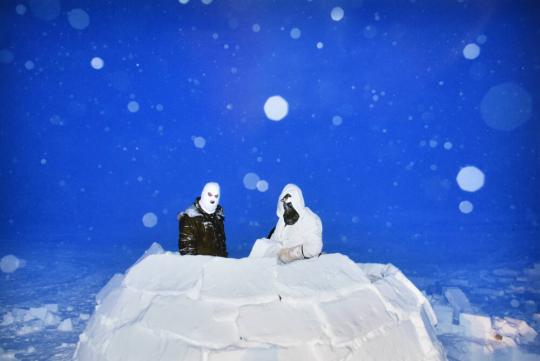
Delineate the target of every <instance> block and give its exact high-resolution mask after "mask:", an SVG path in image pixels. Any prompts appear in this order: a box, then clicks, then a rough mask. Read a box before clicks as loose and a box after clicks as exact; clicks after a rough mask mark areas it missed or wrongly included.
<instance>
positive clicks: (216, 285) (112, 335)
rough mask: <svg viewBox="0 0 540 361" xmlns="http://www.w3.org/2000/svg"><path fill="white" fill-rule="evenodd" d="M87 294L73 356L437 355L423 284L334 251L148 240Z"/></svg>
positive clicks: (193, 360)
mask: <svg viewBox="0 0 540 361" xmlns="http://www.w3.org/2000/svg"><path fill="white" fill-rule="evenodd" d="M96 300H97V305H96V309H95V312H94V314H93V316H92V317H91V319H90V321H89V323H88V325H87V327H86V329H85V331H84V332H83V333H82V334H81V335H80V336H79V343H78V345H77V350H76V352H75V355H74V359H75V360H79V361H89V360H107V361H117V360H118V361H119V360H126V361H137V360H141V361H148V360H152V361H154V360H185V361H229V360H231V361H233V360H235V361H236V360H242V361H248V360H252V361H270V360H272V361H277V360H280V361H281V360H291V361H293V360H294V361H300V360H306V361H308V360H309V361H314V360H315V361H317V360H319V361H338V360H343V361H352V360H362V361H370V360H377V361H384V360H400V361H435V360H437V361H439V360H441V361H442V360H445V356H444V353H443V351H442V347H441V346H440V344H439V342H438V341H437V339H436V337H435V332H434V329H433V326H434V324H435V323H436V318H435V314H434V313H433V310H432V308H431V306H430V304H429V302H428V301H427V299H426V298H425V297H424V296H423V294H422V293H421V292H420V291H419V290H418V289H417V288H416V287H415V286H414V285H413V284H412V283H411V282H410V281H409V280H408V279H407V278H406V277H405V276H404V275H403V274H402V273H401V272H400V271H399V270H398V269H397V268H395V267H394V266H392V265H380V264H355V263H354V262H352V261H351V260H350V259H349V258H348V257H346V256H344V255H341V254H324V255H322V256H321V257H319V258H316V259H310V260H304V261H298V262H295V263H292V264H287V265H279V264H277V262H276V260H275V259H270V258H268V259H250V258H243V259H225V258H218V257H208V256H180V255H179V254H176V253H170V252H163V250H162V249H161V247H160V246H159V245H158V244H154V245H153V246H152V247H151V248H150V249H149V250H148V251H147V252H146V253H145V255H144V256H143V257H142V258H141V259H139V261H137V263H135V264H134V265H133V266H132V267H131V268H130V269H128V270H127V271H126V273H125V275H122V274H117V275H115V276H114V277H113V278H112V279H111V281H109V283H108V284H107V285H106V286H105V287H104V288H103V289H102V290H101V291H100V293H99V294H98V295H97V297H96Z"/></svg>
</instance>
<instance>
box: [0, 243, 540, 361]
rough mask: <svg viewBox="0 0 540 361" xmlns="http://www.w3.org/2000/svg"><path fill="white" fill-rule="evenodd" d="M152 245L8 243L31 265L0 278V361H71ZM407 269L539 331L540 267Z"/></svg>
mask: <svg viewBox="0 0 540 361" xmlns="http://www.w3.org/2000/svg"><path fill="white" fill-rule="evenodd" d="M148 246H149V244H145V245H132V246H130V247H128V246H127V244H126V245H111V244H105V243H100V244H98V245H97V244H92V243H88V244H81V243H77V245H76V246H74V245H73V244H72V243H71V242H69V243H68V242H65V243H63V242H50V243H40V244H38V245H37V246H34V247H33V248H32V249H31V250H24V251H21V252H17V251H18V250H23V249H24V244H20V243H16V242H13V241H7V240H3V241H2V242H1V243H0V250H1V254H0V256H1V257H3V256H5V255H7V254H14V255H15V256H17V257H18V258H20V259H24V261H25V265H24V267H22V268H19V269H17V270H16V271H14V272H13V273H5V272H2V273H0V290H1V291H0V348H1V349H0V360H4V359H7V360H9V359H17V360H70V359H71V356H72V354H73V352H74V350H75V345H76V343H77V341H78V335H79V334H80V333H81V332H82V330H83V329H84V328H85V326H86V323H87V317H88V315H90V314H91V313H92V311H93V307H94V303H95V295H96V294H97V292H98V291H99V290H100V288H101V287H102V286H103V285H104V284H105V283H106V282H107V281H108V280H109V279H110V278H111V277H112V276H113V275H114V274H115V273H117V272H124V271H125V269H126V268H127V267H129V266H130V265H131V264H132V263H133V262H135V261H136V260H137V259H138V257H139V256H140V255H141V254H142V253H143V251H144V249H145V248H146V247H148ZM356 261H361V260H356ZM402 271H403V272H404V273H405V275H407V276H408V277H409V278H410V279H411V280H412V281H413V282H414V283H415V284H416V285H417V286H418V288H419V289H421V290H423V291H425V293H426V294H428V295H429V296H430V299H431V301H432V304H433V305H434V306H435V307H436V308H437V307H439V310H441V309H442V310H444V309H445V307H447V308H446V309H448V307H450V308H452V307H462V308H468V310H465V311H467V312H469V313H472V314H476V315H488V316H495V317H505V316H507V317H508V316H509V317H512V318H516V319H520V320H524V321H526V322H527V323H528V324H529V325H530V326H531V327H532V328H534V329H535V330H536V331H537V332H540V314H539V311H540V310H538V304H539V302H540V297H539V296H540V264H536V266H535V265H534V264H521V263H519V262H515V261H514V262H512V263H510V262H509V263H507V264H506V263H500V264H497V265H496V267H494V266H493V265H492V264H489V265H487V264H484V265H482V264H469V265H467V266H464V265H455V264H454V265H452V264H446V265H442V266H441V265H438V266H436V265H422V266H418V267H416V266H415V267H414V268H410V267H409V268H406V267H402ZM456 288H457V289H459V290H461V291H462V292H463V294H465V295H466V298H467V300H468V302H469V304H470V306H468V305H467V304H466V302H464V301H463V300H459V301H456V302H454V304H452V302H449V300H448V295H446V296H445V293H447V294H448V290H449V289H451V290H455V289H456ZM452 292H453V291H450V293H452ZM456 305H457V306H456ZM443 331H444V330H443ZM439 337H440V340H441V341H442V342H443V344H444V346H445V348H446V349H447V352H448V354H449V356H450V357H449V360H450V361H452V360H457V359H459V358H458V357H456V356H459V355H460V353H462V352H466V350H463V345H464V344H463V339H464V338H465V336H461V335H459V334H455V333H454V334H452V333H450V332H442V331H441V333H440V336H439ZM538 339H539V338H538V337H537V338H536V340H534V341H533V342H532V343H529V344H527V345H520V346H519V347H520V349H523V350H524V352H527V353H529V354H530V355H531V357H532V358H529V359H534V360H536V359H538V360H540V342H539V340H538ZM509 357H510V356H509ZM508 359H510V358H508ZM498 360H499V359H498Z"/></svg>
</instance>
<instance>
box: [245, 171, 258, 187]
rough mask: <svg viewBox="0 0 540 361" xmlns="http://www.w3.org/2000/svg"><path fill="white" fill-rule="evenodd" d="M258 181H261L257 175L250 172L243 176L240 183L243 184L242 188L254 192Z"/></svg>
mask: <svg viewBox="0 0 540 361" xmlns="http://www.w3.org/2000/svg"><path fill="white" fill-rule="evenodd" d="M260 180H261V179H260V178H259V176H258V175H257V173H253V172H250V173H247V174H246V175H245V176H244V179H243V180H242V182H243V183H244V187H246V188H247V189H249V190H254V189H256V188H257V183H259V181H260Z"/></svg>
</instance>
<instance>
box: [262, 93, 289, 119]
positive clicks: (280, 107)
mask: <svg viewBox="0 0 540 361" xmlns="http://www.w3.org/2000/svg"><path fill="white" fill-rule="evenodd" d="M263 109H264V113H265V114H266V117H267V118H268V119H270V120H273V121H276V122H278V121H280V120H282V119H283V118H285V117H286V116H287V114H288V113H289V103H287V101H286V100H285V99H283V97H281V96H279V95H274V96H271V97H270V98H268V99H267V100H266V102H265V103H264V108H263Z"/></svg>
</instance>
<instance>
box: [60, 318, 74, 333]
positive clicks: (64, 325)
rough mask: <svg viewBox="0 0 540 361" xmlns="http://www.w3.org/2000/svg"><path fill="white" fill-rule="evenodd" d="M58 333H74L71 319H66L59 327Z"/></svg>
mask: <svg viewBox="0 0 540 361" xmlns="http://www.w3.org/2000/svg"><path fill="white" fill-rule="evenodd" d="M57 329H58V331H63V332H71V331H73V324H72V323H71V318H66V319H65V320H63V321H62V322H60V324H59V325H58V328H57Z"/></svg>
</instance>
